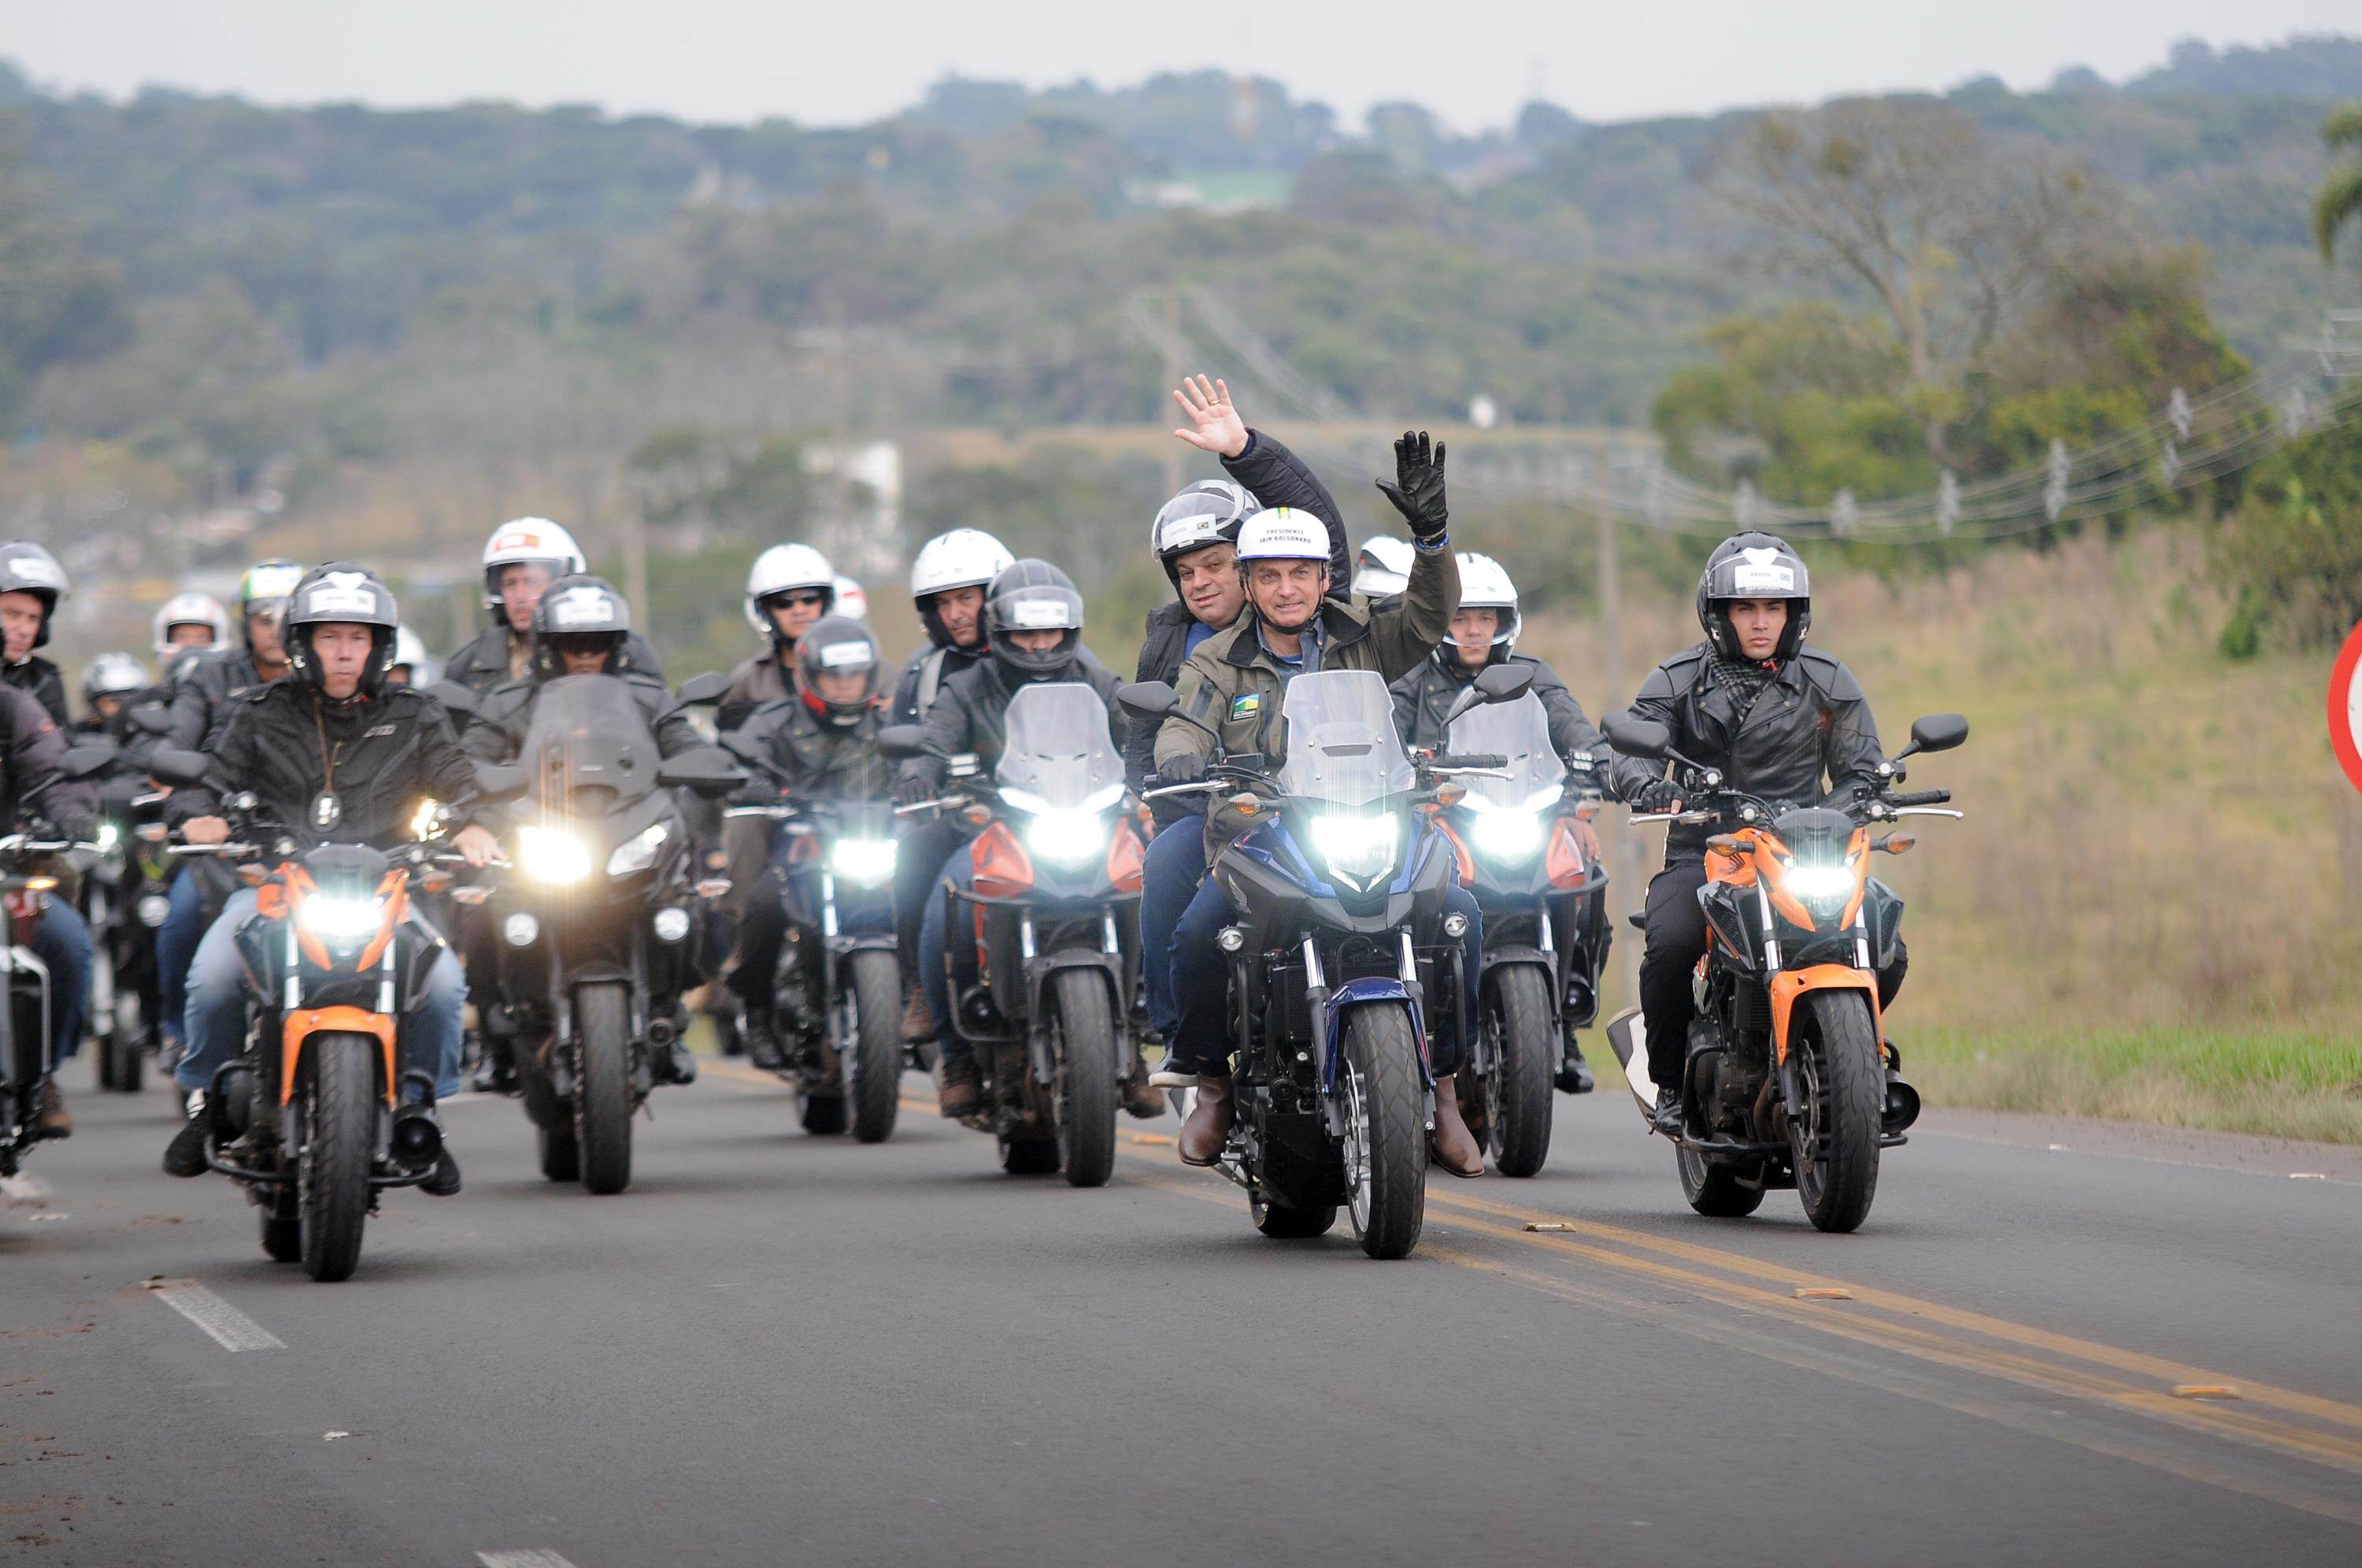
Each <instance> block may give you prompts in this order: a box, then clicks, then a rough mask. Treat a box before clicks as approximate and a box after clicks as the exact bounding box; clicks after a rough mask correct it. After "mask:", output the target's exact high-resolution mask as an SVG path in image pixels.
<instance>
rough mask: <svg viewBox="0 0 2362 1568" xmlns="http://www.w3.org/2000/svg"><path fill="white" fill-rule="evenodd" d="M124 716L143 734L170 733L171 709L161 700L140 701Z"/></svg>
mask: <svg viewBox="0 0 2362 1568" xmlns="http://www.w3.org/2000/svg"><path fill="white" fill-rule="evenodd" d="M124 717H126V718H127V719H128V720H129V721H130V722H131V727H132V728H133V729H135V730H138V732H139V733H140V734H143V735H161V734H171V730H172V711H171V709H169V708H167V707H165V706H164V704H162V703H161V702H142V703H140V704H139V706H138V707H137V708H134V709H132V710H131V712H128V713H127V714H125V715H124Z"/></svg>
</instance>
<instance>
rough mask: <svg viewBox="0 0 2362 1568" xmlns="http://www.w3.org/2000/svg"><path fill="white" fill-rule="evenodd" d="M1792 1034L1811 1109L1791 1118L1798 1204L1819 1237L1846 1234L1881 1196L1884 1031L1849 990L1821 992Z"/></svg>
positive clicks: (1792, 1110) (1862, 998)
mask: <svg viewBox="0 0 2362 1568" xmlns="http://www.w3.org/2000/svg"><path fill="white" fill-rule="evenodd" d="M1798 1025H1799V1027H1797V1028H1796V1029H1794V1030H1793V1031H1792V1032H1790V1035H1789V1039H1788V1049H1789V1050H1790V1051H1791V1052H1801V1053H1802V1054H1803V1055H1802V1059H1801V1060H1800V1061H1799V1062H1798V1064H1797V1074H1796V1076H1797V1077H1798V1079H1799V1080H1800V1082H1801V1084H1802V1086H1803V1088H1804V1092H1805V1099H1806V1100H1807V1101H1808V1103H1807V1104H1805V1105H1802V1106H1791V1107H1789V1110H1788V1145H1789V1150H1790V1157H1791V1158H1792V1159H1793V1160H1794V1162H1795V1166H1796V1196H1797V1198H1800V1199H1802V1200H1803V1202H1804V1205H1805V1218H1806V1219H1808V1220H1811V1221H1812V1222H1813V1225H1814V1228H1815V1229H1816V1230H1821V1231H1852V1230H1854V1229H1856V1228H1858V1227H1859V1226H1860V1224H1861V1222H1862V1221H1863V1220H1866V1219H1868V1218H1869V1217H1870V1204H1871V1198H1875V1197H1876V1196H1877V1194H1878V1136H1879V1129H1880V1124H1881V1122H1882V1121H1883V1118H1884V1113H1885V1109H1886V1081H1885V1075H1884V1074H1883V1073H1882V1071H1881V1070H1880V1067H1881V1063H1880V1061H1879V1049H1878V1030H1877V1028H1876V1026H1875V1025H1874V1024H1873V1023H1872V1022H1871V1016H1870V999H1869V998H1868V997H1867V996H1866V995H1865V994H1864V993H1862V992H1860V991H1858V990H1853V989H1850V988H1848V989H1831V990H1818V991H1815V992H1813V993H1812V995H1811V996H1810V998H1809V999H1807V1004H1806V1008H1805V1016H1804V1017H1803V1018H1802V1019H1800V1020H1798Z"/></svg>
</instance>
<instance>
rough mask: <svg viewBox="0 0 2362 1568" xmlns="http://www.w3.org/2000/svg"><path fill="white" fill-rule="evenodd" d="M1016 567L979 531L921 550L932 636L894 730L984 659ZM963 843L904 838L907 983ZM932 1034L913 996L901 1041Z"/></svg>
mask: <svg viewBox="0 0 2362 1568" xmlns="http://www.w3.org/2000/svg"><path fill="white" fill-rule="evenodd" d="M1015 559H1016V558H1015V557H1014V556H1011V555H1010V553H1009V550H1008V548H1007V547H1005V546H1003V545H1002V544H1001V542H1000V541H999V540H998V539H996V538H994V537H993V536H991V535H989V534H987V533H984V532H982V531H980V530H978V529H975V528H955V529H953V530H952V531H951V532H950V533H948V534H938V535H936V536H934V537H933V538H932V539H930V540H928V541H927V542H926V543H925V544H923V545H922V546H920V547H919V555H918V558H917V559H916V560H914V561H912V562H911V603H912V604H913V605H915V606H916V607H917V609H918V612H919V624H921V625H922V626H924V627H925V628H926V629H927V646H924V647H922V648H921V649H920V650H919V651H918V652H916V653H914V654H912V655H911V657H910V658H909V659H908V660H906V661H905V662H904V663H903V665H902V675H901V679H900V680H898V681H896V682H895V686H894V701H893V705H892V707H891V708H890V709H889V717H888V723H896V724H918V723H925V722H926V717H927V714H928V712H929V711H930V710H932V709H933V707H934V705H935V699H936V698H937V697H938V696H940V695H942V693H943V690H944V686H945V684H947V683H948V682H949V681H950V680H951V679H952V678H953V677H954V676H955V675H957V674H958V673H959V672H960V671H962V670H964V669H966V668H969V667H970V666H972V665H974V664H975V663H977V661H978V660H979V659H982V658H983V657H985V654H986V649H985V640H984V591H985V589H986V588H988V586H990V584H991V582H992V580H993V579H994V578H996V577H999V575H1000V574H1001V573H1002V572H1004V571H1006V570H1008V569H1009V568H1010V564H1011V563H1012V562H1014V561H1015ZM965 838H966V834H964V833H963V832H962V831H961V828H960V824H959V823H957V822H955V821H953V820H951V819H948V818H936V819H933V820H929V821H922V822H914V823H912V824H911V826H910V827H909V828H908V829H907V830H906V831H905V833H904V834H903V837H902V848H901V854H900V856H898V857H897V859H896V860H895V862H894V936H895V941H896V943H897V944H898V945H899V946H900V948H901V952H902V974H903V977H904V978H905V980H906V981H907V980H908V979H909V978H911V977H914V976H916V975H917V974H918V972H919V922H920V920H921V918H922V916H923V915H924V914H925V913H926V909H927V904H928V902H929V900H928V896H927V889H929V888H930V887H931V886H932V885H933V883H932V881H931V878H933V876H934V874H935V867H938V866H941V865H942V864H943V863H944V856H946V855H949V854H950V853H951V852H952V851H953V850H955V849H956V848H958V847H959V845H961V843H962V842H964V840H965ZM933 1034H934V1024H933V1021H932V1020H930V1019H929V1018H928V1016H927V999H926V996H925V993H924V992H922V991H921V990H919V989H917V988H913V989H912V990H911V1001H910V1007H909V1008H908V1010H905V1012H904V1013H903V1015H902V1038H903V1039H904V1040H906V1041H919V1040H926V1039H931V1038H933Z"/></svg>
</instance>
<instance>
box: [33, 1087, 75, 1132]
mask: <svg viewBox="0 0 2362 1568" xmlns="http://www.w3.org/2000/svg"><path fill="white" fill-rule="evenodd" d="M33 1135H34V1136H35V1137H37V1138H71V1137H72V1136H73V1118H72V1117H71V1116H68V1115H67V1114H66V1097H65V1091H64V1090H63V1089H61V1088H58V1080H57V1079H55V1078H43V1079H42V1080H41V1116H40V1121H39V1122H38V1123H37V1124H36V1126H35V1128H34V1134H33Z"/></svg>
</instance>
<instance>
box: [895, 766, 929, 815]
mask: <svg viewBox="0 0 2362 1568" xmlns="http://www.w3.org/2000/svg"><path fill="white" fill-rule="evenodd" d="M935 788H936V786H935V781H934V780H933V778H929V777H928V776H927V775H926V774H925V773H924V772H922V771H916V770H913V771H908V772H903V773H898V774H896V775H895V776H894V803H895V804H896V805H898V806H915V805H917V804H918V803H919V802H920V801H932V800H933V799H934V798H935Z"/></svg>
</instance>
